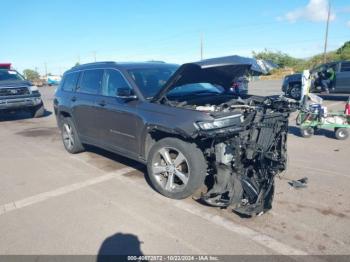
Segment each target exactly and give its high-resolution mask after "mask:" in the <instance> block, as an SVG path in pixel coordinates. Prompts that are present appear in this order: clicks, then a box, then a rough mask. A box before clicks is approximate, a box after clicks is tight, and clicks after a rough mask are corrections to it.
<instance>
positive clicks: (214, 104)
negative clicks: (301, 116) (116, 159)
mask: <svg viewBox="0 0 350 262" xmlns="http://www.w3.org/2000/svg"><path fill="white" fill-rule="evenodd" d="M252 70H253V71H254V68H252V65H251V64H249V63H245V62H244V61H240V60H238V61H237V62H236V63H230V64H217V63H213V62H212V61H210V60H207V61H201V62H196V63H189V64H184V65H182V66H180V67H179V66H177V65H173V64H166V63H161V62H148V63H115V62H100V63H92V64H86V65H80V66H76V67H73V68H72V69H70V70H69V71H67V72H66V73H65V74H64V77H63V80H62V82H61V84H60V86H59V88H58V89H57V91H56V94H55V99H54V111H55V114H56V118H57V123H58V126H59V128H60V130H61V134H62V139H63V144H64V146H65V148H66V149H67V151H68V152H70V153H78V152H81V151H83V150H84V146H85V145H94V146H97V147H101V148H104V149H106V150H109V151H112V152H115V153H117V154H120V155H123V156H126V157H128V158H132V159H134V160H137V161H139V162H142V163H144V164H147V168H148V176H149V179H150V181H151V183H152V185H153V187H154V188H155V190H157V191H158V192H159V193H161V194H162V195H164V196H166V197H169V198H174V199H183V198H186V197H189V196H191V195H192V194H193V193H194V192H195V191H197V190H198V189H199V188H201V187H202V186H203V185H206V186H207V192H206V193H204V194H202V197H201V200H202V201H203V202H205V203H206V204H209V205H212V206H220V207H229V206H230V207H232V209H233V210H234V211H236V212H238V213H241V214H245V215H254V214H259V213H261V212H264V211H266V210H268V209H270V208H271V203H272V199H273V195H274V178H275V176H276V175H277V174H279V173H280V172H282V171H283V170H285V168H286V161H287V155H286V152H287V150H286V140H287V133H288V116H289V113H290V112H291V111H292V110H293V108H294V105H293V104H291V102H289V101H288V100H286V99H285V98H273V97H256V96H246V97H243V98H241V97H238V96H237V94H235V93H232V91H230V90H231V89H230V87H231V86H232V81H233V79H234V78H236V77H238V76H242V75H244V74H246V73H247V72H248V71H252Z"/></svg>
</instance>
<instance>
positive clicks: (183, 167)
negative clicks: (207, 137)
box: [147, 138, 207, 199]
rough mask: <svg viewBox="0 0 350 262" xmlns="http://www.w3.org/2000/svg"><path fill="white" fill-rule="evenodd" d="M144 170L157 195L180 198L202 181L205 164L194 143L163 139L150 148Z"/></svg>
mask: <svg viewBox="0 0 350 262" xmlns="http://www.w3.org/2000/svg"><path fill="white" fill-rule="evenodd" d="M147 170H148V175H149V178H150V181H151V183H152V185H153V187H154V188H155V190H157V191H158V192H159V193H160V194H162V195H164V196H166V197H169V198H173V199H184V198H187V197H189V196H191V195H192V194H193V193H195V192H196V191H197V189H199V188H200V187H201V186H202V185H203V184H204V179H205V176H206V174H207V164H206V161H205V158H204V155H203V153H202V151H201V150H200V149H199V148H198V147H197V145H196V144H194V143H189V142H185V141H183V140H180V139H177V138H164V139H162V140H160V141H158V142H157V143H156V144H155V145H154V146H153V147H152V148H151V150H150V153H149V155H148V161H147Z"/></svg>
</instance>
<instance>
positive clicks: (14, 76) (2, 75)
mask: <svg viewBox="0 0 350 262" xmlns="http://www.w3.org/2000/svg"><path fill="white" fill-rule="evenodd" d="M11 80H24V78H23V77H22V76H21V75H20V74H19V73H18V72H17V71H15V70H8V69H0V81H11Z"/></svg>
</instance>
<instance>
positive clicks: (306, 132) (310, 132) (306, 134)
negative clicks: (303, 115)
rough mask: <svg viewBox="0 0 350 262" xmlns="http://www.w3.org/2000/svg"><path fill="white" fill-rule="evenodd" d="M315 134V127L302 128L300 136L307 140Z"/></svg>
mask: <svg viewBox="0 0 350 262" xmlns="http://www.w3.org/2000/svg"><path fill="white" fill-rule="evenodd" d="M314 133H315V130H314V129H313V127H302V128H300V135H301V136H302V137H305V138H309V137H312V136H313V134H314Z"/></svg>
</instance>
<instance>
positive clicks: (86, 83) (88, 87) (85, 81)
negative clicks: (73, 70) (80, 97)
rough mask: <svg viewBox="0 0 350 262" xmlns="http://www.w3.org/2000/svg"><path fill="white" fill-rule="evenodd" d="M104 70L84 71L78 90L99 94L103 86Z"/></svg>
mask: <svg viewBox="0 0 350 262" xmlns="http://www.w3.org/2000/svg"><path fill="white" fill-rule="evenodd" d="M103 72H104V70H103V69H93V70H86V71H84V72H83V75H82V77H81V80H80V83H79V87H78V90H77V91H78V92H80V93H85V94H94V95H96V94H98V93H99V92H100V89H101V86H102V80H103Z"/></svg>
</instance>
